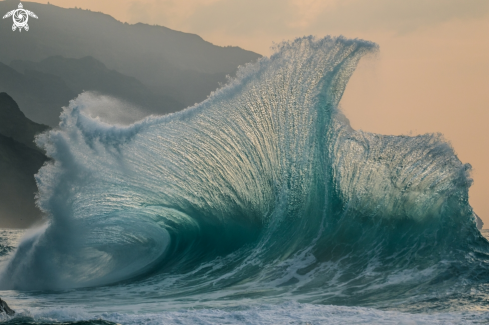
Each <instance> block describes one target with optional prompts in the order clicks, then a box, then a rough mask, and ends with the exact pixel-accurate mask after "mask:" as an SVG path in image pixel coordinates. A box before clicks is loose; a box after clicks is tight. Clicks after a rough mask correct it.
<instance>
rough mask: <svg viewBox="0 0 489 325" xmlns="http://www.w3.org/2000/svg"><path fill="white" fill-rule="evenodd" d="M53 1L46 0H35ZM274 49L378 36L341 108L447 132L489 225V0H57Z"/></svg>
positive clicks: (365, 124)
mask: <svg viewBox="0 0 489 325" xmlns="http://www.w3.org/2000/svg"><path fill="white" fill-rule="evenodd" d="M36 2H40V3H47V2H48V1H36ZM50 2H51V3H52V4H55V5H57V6H61V7H66V8H71V7H75V6H76V7H79V8H83V9H91V10H93V11H101V12H104V13H107V14H110V15H112V16H114V17H115V18H116V19H118V20H121V21H125V22H129V23H136V22H144V23H148V24H158V25H163V26H166V27H169V28H172V29H175V30H180V31H184V32H189V33H195V34H198V35H200V36H202V37H203V38H204V39H205V40H207V41H210V42H212V43H214V44H217V45H223V46H225V45H236V46H240V47H242V48H245V49H248V50H252V51H255V52H258V53H260V54H263V55H269V54H270V53H271V52H272V51H271V49H270V47H271V45H272V44H273V43H274V42H275V43H278V42H281V41H283V40H289V39H293V38H295V37H298V36H303V35H311V34H312V35H316V36H319V37H321V36H325V35H340V34H341V35H344V36H347V37H350V38H363V39H367V40H370V41H374V42H376V43H378V44H379V45H380V53H379V54H378V55H376V56H374V57H370V58H367V59H364V60H363V61H362V62H361V64H360V66H359V68H358V70H357V72H356V73H355V74H354V76H353V77H352V80H351V81H350V84H349V85H348V87H347V90H346V93H345V95H344V98H343V100H342V103H341V104H342V108H343V110H344V112H345V114H346V115H347V116H348V118H349V119H350V121H351V123H352V126H353V127H354V128H356V129H362V130H365V131H370V132H377V133H381V134H413V135H415V134H421V133H426V132H441V133H443V134H444V135H445V137H446V139H447V140H448V141H450V142H451V143H452V145H453V147H454V148H455V151H456V152H457V154H458V156H459V158H460V159H461V160H462V162H464V163H465V162H469V163H471V164H472V166H473V173H472V175H473V178H474V181H475V182H474V185H473V186H472V188H471V190H470V202H471V204H472V206H473V207H474V210H475V212H476V213H477V214H479V216H480V217H481V218H482V219H483V220H484V222H485V223H486V226H489V197H488V193H489V0H117V1H115V0H50Z"/></svg>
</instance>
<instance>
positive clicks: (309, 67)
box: [0, 38, 489, 324]
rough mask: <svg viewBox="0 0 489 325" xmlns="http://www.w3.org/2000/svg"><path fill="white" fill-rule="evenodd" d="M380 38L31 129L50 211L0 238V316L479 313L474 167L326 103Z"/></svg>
mask: <svg viewBox="0 0 489 325" xmlns="http://www.w3.org/2000/svg"><path fill="white" fill-rule="evenodd" d="M376 50H377V46H376V45H375V44H373V43H370V42H365V41H360V40H347V39H343V38H336V39H333V38H325V39H322V40H314V39H313V38H302V39H298V40H296V41H294V42H291V43H284V44H282V45H280V46H279V47H278V48H277V52H276V54H274V55H273V56H272V57H270V58H264V59H262V60H260V61H259V62H258V63H256V64H254V65H249V66H247V67H244V68H242V69H241V70H240V71H239V73H238V76H237V78H236V79H235V80H232V81H230V82H229V84H228V85H227V86H225V87H223V88H222V89H220V90H219V91H217V92H215V93H214V94H212V95H211V96H210V97H209V99H207V100H206V101H204V102H203V103H201V104H198V105H196V106H195V107H192V108H189V109H187V110H185V111H183V112H180V113H176V114H172V115H169V116H164V117H149V118H147V119H145V120H142V121H139V122H136V123H134V124H131V125H128V126H121V125H110V124H108V123H105V122H104V121H102V120H100V119H97V118H94V117H93V114H91V112H90V105H91V103H92V102H93V100H91V99H89V98H88V97H87V96H89V95H83V96H80V97H79V98H78V99H77V100H75V101H73V102H72V103H71V105H70V107H68V108H66V109H65V110H64V112H63V114H62V116H61V123H60V128H59V129H57V130H53V131H50V132H49V133H47V134H44V135H43V136H41V137H40V138H39V139H38V144H39V145H40V146H42V147H44V148H45V149H46V151H47V153H48V155H49V156H50V157H51V158H53V161H54V163H52V164H50V165H47V166H45V167H43V168H42V169H41V171H40V172H39V174H38V175H37V176H36V177H37V182H38V187H39V190H40V194H39V199H38V205H39V206H40V208H41V209H42V210H43V211H45V213H46V214H47V215H48V218H49V222H48V223H47V225H46V226H45V227H43V228H41V229H38V230H35V231H29V232H28V233H26V234H24V235H23V239H22V240H20V244H18V243H19V241H18V240H19V238H20V235H21V234H20V233H19V232H16V231H10V232H8V231H4V232H3V233H2V234H1V235H0V245H1V246H0V263H1V265H2V268H3V271H2V272H1V273H0V289H2V290H3V291H0V296H2V297H3V298H4V299H5V300H7V301H8V302H9V303H10V304H11V305H12V307H14V308H15V309H17V310H21V311H22V310H24V311H23V312H21V313H19V315H18V316H16V317H15V318H13V319H5V320H6V321H7V322H8V323H16V322H17V323H19V322H20V323H23V322H27V321H28V322H33V323H35V324H42V323H52V322H70V323H72V322H77V321H80V322H84V321H90V322H91V323H93V322H95V323H96V324H105V322H116V323H123V324H181V323H183V324H199V323H200V324H208V323H218V324H224V323H229V324H235V323H242V324H277V323H290V324H301V323H311V324H316V323H317V324H322V323H333V324H334V323H338V324H340V323H350V324H353V323H376V324H398V323H399V322H401V323H403V322H407V323H409V322H411V323H412V322H414V323H420V324H436V323H440V324H442V323H443V324H447V323H448V324H450V323H455V324H456V323H471V322H472V323H480V322H488V320H489V312H488V311H487V307H486V306H487V299H488V297H489V295H488V294H489V291H488V286H487V283H488V282H489V273H488V271H489V255H488V253H489V243H488V241H487V239H486V238H484V237H483V236H482V235H481V233H480V232H479V230H477V228H476V224H475V217H474V213H473V211H472V209H471V207H470V205H469V204H468V189H469V187H470V185H471V183H472V180H471V179H470V175H469V172H470V165H468V164H462V163H461V162H460V161H459V159H458V158H457V157H456V155H455V153H454V151H453V149H452V148H451V147H450V145H449V144H448V143H446V142H445V141H444V139H443V137H442V136H441V135H437V134H427V135H422V136H415V137H408V136H383V135H378V134H372V133H367V132H362V131H356V130H353V129H352V128H351V127H350V125H349V122H348V120H347V119H346V117H344V116H343V115H342V113H341V112H340V111H339V110H338V103H339V101H340V99H341V96H342V94H343V91H344V89H345V87H346V84H347V82H348V79H349V78H350V76H351V74H352V73H353V71H354V69H355V67H356V64H357V63H358V61H359V60H360V58H361V57H362V56H364V55H365V54H368V53H372V52H374V51H376ZM373 118H374V117H373ZM95 320H96V321H95ZM90 322H89V323H90ZM80 324H82V323H80ZM83 324H88V323H86V322H85V323H83Z"/></svg>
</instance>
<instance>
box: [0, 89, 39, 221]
mask: <svg viewBox="0 0 489 325" xmlns="http://www.w3.org/2000/svg"><path fill="white" fill-rule="evenodd" d="M47 129H48V127H47V126H45V125H41V124H37V123H34V122H32V121H30V120H29V119H27V118H26V117H25V115H24V114H23V113H22V112H21V111H20V109H19V107H18V106H17V104H16V103H15V101H14V100H13V99H12V98H11V97H10V96H9V95H7V94H5V93H0V228H3V227H13V228H23V227H27V226H29V225H31V224H32V223H34V222H35V221H37V220H39V219H40V217H41V212H40V211H39V209H38V208H37V207H36V206H35V203H34V196H35V193H36V192H37V186H36V182H35V180H34V174H36V173H37V171H38V170H39V168H41V167H42V165H43V164H44V163H45V162H46V161H47V160H48V158H47V157H46V156H45V155H44V154H43V153H42V151H41V150H40V149H38V148H37V147H36V146H35V145H34V143H33V141H34V136H35V135H36V134H38V133H40V132H43V131H45V130H47Z"/></svg>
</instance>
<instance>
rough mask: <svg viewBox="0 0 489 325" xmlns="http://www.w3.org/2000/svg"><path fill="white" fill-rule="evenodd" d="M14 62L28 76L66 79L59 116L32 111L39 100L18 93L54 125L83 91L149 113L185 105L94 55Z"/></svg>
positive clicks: (171, 110)
mask: <svg viewBox="0 0 489 325" xmlns="http://www.w3.org/2000/svg"><path fill="white" fill-rule="evenodd" d="M10 66H11V67H12V68H14V69H15V70H17V71H18V72H20V73H23V74H25V76H30V75H37V76H39V75H43V76H46V75H49V76H52V77H51V78H52V79H55V78H59V80H61V81H62V83H63V85H62V86H61V88H60V89H59V93H58V95H59V94H65V96H64V98H63V100H64V103H63V105H58V106H57V108H58V111H57V114H56V116H55V118H53V116H49V117H47V116H42V117H41V116H38V115H35V112H32V106H33V105H34V106H36V105H35V103H27V100H28V99H24V98H23V97H16V98H20V101H25V103H24V102H21V106H22V107H26V108H27V109H28V112H27V111H26V114H27V115H28V116H29V117H32V119H34V120H36V121H40V122H43V123H46V124H49V125H51V126H55V125H57V124H58V122H59V118H58V116H59V112H61V106H65V105H67V104H68V101H69V100H70V99H73V97H75V96H76V95H77V94H80V93H82V92H83V91H93V92H97V93H101V94H105V95H110V96H114V97H117V98H119V99H123V100H126V101H128V102H130V103H132V104H133V105H135V106H138V107H140V108H141V110H142V111H144V112H145V113H146V115H149V114H159V115H162V114H167V113H171V112H175V111H178V110H181V109H183V108H184V105H183V104H182V103H179V102H178V101H176V100H175V99H173V98H171V97H168V96H165V95H160V94H158V93H155V92H153V91H151V90H149V89H148V88H147V87H146V86H145V85H143V84H142V83H141V82H140V81H139V80H137V79H136V78H134V77H129V76H125V75H123V74H121V73H119V72H117V71H115V70H110V69H108V68H107V67H106V66H105V65H104V64H103V63H102V62H100V61H97V60H96V59H94V58H93V57H84V58H81V59H68V58H63V57H61V56H54V57H49V58H47V59H44V60H42V61H40V62H32V61H22V60H14V61H12V63H11V64H10ZM61 81H59V82H58V83H60V82H61ZM1 85H2V75H1V74H0V88H1V87H2V86H1ZM16 89H19V88H15V87H13V88H12V89H11V90H9V89H6V90H7V91H9V92H10V93H14V92H15V91H16ZM67 89H68V91H67ZM0 90H1V89H0ZM56 91H57V90H54V92H55V93H50V96H51V95H56ZM43 94H46V92H43ZM50 96H48V97H50ZM34 109H36V110H38V111H39V110H40V111H41V112H43V111H45V110H46V109H39V108H37V107H35V108H34ZM47 109H49V108H47ZM42 118H44V120H42ZM48 118H49V119H48Z"/></svg>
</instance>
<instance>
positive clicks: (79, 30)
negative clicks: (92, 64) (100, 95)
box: [0, 0, 260, 105]
mask: <svg viewBox="0 0 489 325" xmlns="http://www.w3.org/2000/svg"><path fill="white" fill-rule="evenodd" d="M23 4H24V8H26V9H28V10H31V11H33V12H35V13H36V14H37V16H38V17H39V19H32V22H31V20H29V25H30V27H31V28H30V30H29V32H22V33H19V32H12V30H11V25H12V21H11V20H9V19H4V20H0V40H1V43H2V44H1V46H0V61H2V62H4V63H7V64H9V63H10V62H11V61H13V60H28V61H35V62H37V61H41V60H44V59H46V58H48V57H51V56H58V55H60V56H63V57H68V58H83V57H86V56H92V57H93V58H95V59H96V60H98V61H101V62H102V63H104V64H105V66H106V67H107V68H108V69H113V70H116V71H118V72H120V73H123V74H125V75H129V76H133V77H135V78H137V79H138V80H140V81H141V82H142V83H143V84H145V85H146V86H147V87H149V88H150V89H151V90H152V91H155V92H157V93H158V94H160V95H162V96H167V97H170V98H175V99H176V100H178V101H179V102H181V103H183V104H184V105H190V104H194V103H195V102H200V101H202V100H203V99H205V98H206V96H207V95H208V94H209V93H210V92H211V91H213V90H215V89H216V88H217V87H218V84H219V82H225V80H226V79H225V76H226V75H227V74H230V75H232V74H234V73H235V71H236V69H237V67H238V66H239V65H243V64H245V63H247V62H251V61H254V60H256V59H258V58H259V57H260V55H258V54H256V53H253V52H250V51H245V50H242V49H240V48H238V47H220V46H215V45H213V44H211V43H209V42H206V41H204V40H203V39H202V38H201V37H199V36H197V35H194V34H188V33H182V32H178V31H174V30H171V29H168V28H165V27H160V26H150V25H145V24H135V25H129V24H125V23H121V22H119V21H117V20H115V19H114V18H112V17H111V16H108V15H106V14H102V13H96V12H91V11H88V10H82V9H64V8H59V7H56V6H53V5H46V4H39V3H32V2H23ZM17 5H18V1H17V0H15V1H10V0H8V1H3V2H0V12H7V11H10V10H12V9H15V8H17Z"/></svg>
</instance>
